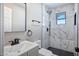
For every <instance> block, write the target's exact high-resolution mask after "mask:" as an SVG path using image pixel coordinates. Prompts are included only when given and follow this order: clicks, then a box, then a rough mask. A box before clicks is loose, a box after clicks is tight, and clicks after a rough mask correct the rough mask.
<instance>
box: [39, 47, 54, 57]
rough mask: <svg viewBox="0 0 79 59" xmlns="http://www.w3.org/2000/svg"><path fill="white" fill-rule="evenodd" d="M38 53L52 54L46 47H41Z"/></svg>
mask: <svg viewBox="0 0 79 59" xmlns="http://www.w3.org/2000/svg"><path fill="white" fill-rule="evenodd" d="M39 54H40V55H43V56H53V53H52V52H51V51H49V50H47V49H44V48H41V49H40V50H39Z"/></svg>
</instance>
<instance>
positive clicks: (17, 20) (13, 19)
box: [4, 3, 26, 32]
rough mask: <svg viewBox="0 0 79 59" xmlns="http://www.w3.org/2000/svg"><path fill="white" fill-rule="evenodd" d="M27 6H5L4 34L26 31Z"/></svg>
mask: <svg viewBox="0 0 79 59" xmlns="http://www.w3.org/2000/svg"><path fill="white" fill-rule="evenodd" d="M25 15H26V5H25V4H24V3H5V4H4V32H19V31H26V16H25Z"/></svg>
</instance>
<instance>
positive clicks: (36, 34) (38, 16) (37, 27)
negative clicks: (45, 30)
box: [27, 3, 42, 42]
mask: <svg viewBox="0 0 79 59" xmlns="http://www.w3.org/2000/svg"><path fill="white" fill-rule="evenodd" d="M41 10H42V9H41V4H40V3H27V31H28V30H29V29H30V30H31V31H32V36H31V37H27V40H29V41H32V42H34V41H36V40H41V25H42V11H41ZM32 20H37V21H40V23H38V22H32Z"/></svg>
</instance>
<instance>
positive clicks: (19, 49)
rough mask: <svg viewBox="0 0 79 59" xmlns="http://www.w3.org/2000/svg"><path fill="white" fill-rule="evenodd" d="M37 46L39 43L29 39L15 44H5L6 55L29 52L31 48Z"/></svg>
mask: <svg viewBox="0 0 79 59" xmlns="http://www.w3.org/2000/svg"><path fill="white" fill-rule="evenodd" d="M36 46H38V45H37V44H35V43H32V42H29V41H23V42H21V43H20V44H17V45H13V46H5V47H4V55H5V56H18V55H21V54H23V53H25V52H28V51H29V50H30V49H33V48H34V47H36Z"/></svg>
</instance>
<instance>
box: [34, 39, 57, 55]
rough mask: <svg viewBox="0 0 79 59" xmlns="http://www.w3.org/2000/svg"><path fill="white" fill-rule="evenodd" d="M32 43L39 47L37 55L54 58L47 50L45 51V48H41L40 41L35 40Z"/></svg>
mask: <svg viewBox="0 0 79 59" xmlns="http://www.w3.org/2000/svg"><path fill="white" fill-rule="evenodd" d="M34 43H36V44H38V45H39V55H40V56H56V55H55V54H53V53H52V52H51V51H49V50H47V49H45V48H41V40H37V41H35V42H34Z"/></svg>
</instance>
